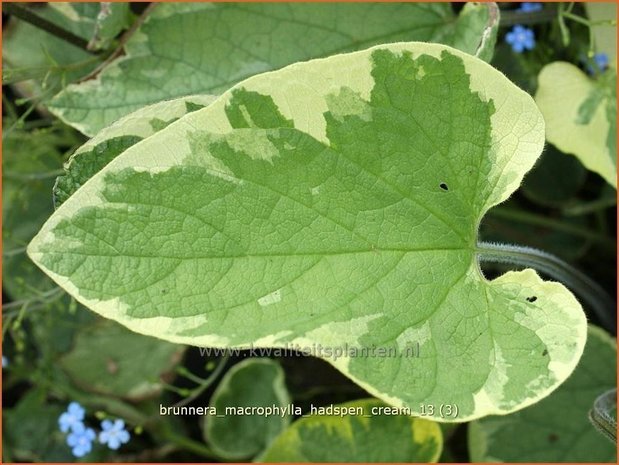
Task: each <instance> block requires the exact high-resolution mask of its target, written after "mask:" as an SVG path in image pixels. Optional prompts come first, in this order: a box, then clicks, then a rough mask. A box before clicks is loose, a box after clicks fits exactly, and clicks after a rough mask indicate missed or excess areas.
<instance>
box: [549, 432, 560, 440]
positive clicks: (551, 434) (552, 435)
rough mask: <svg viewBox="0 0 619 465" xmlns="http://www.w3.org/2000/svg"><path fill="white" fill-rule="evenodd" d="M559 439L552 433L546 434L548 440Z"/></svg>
mask: <svg viewBox="0 0 619 465" xmlns="http://www.w3.org/2000/svg"><path fill="white" fill-rule="evenodd" d="M558 440H559V436H557V435H556V434H554V433H550V434H549V435H548V442H557V441H558Z"/></svg>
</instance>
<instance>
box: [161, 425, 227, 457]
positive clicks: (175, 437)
mask: <svg viewBox="0 0 619 465" xmlns="http://www.w3.org/2000/svg"><path fill="white" fill-rule="evenodd" d="M162 436H163V438H165V439H167V440H168V441H170V442H172V443H173V444H176V445H177V446H178V447H180V448H181V449H185V450H187V451H189V452H193V453H194V454H197V455H200V456H202V457H206V458H208V459H214V460H220V458H219V457H218V456H217V455H216V454H215V453H214V452H213V451H212V450H211V449H209V448H208V447H207V446H206V445H205V444H202V443H200V442H197V441H194V440H193V439H190V438H188V437H186V436H181V435H179V434H176V433H174V432H173V431H170V430H168V429H166V430H165V431H164V432H163V434H162Z"/></svg>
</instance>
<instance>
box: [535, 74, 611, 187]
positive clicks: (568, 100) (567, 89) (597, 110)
mask: <svg viewBox="0 0 619 465" xmlns="http://www.w3.org/2000/svg"><path fill="white" fill-rule="evenodd" d="M616 81H617V77H616V74H615V71H614V70H612V69H609V70H608V71H607V72H606V73H604V74H603V75H602V76H601V77H600V78H599V80H598V81H593V80H592V79H590V78H589V77H587V75H586V74H585V73H583V72H582V71H581V70H580V69H578V68H577V67H576V66H574V65H572V64H570V63H566V62H555V63H551V64H549V65H547V66H545V67H544V68H543V69H542V72H541V73H540V75H539V82H538V89H537V93H536V95H535V102H536V103H537V105H538V106H539V109H540V111H541V112H542V114H543V115H544V120H545V121H546V137H547V139H548V142H550V143H551V144H553V145H555V146H556V147H557V148H558V149H559V150H561V151H563V152H565V153H570V154H573V155H575V156H576V157H577V158H578V159H579V160H580V161H581V162H582V164H583V165H585V167H587V168H588V169H590V170H591V171H594V172H596V173H598V174H599V175H600V176H602V177H603V178H604V179H605V180H606V181H607V182H608V183H609V184H610V185H612V186H613V187H615V188H616V187H617V117H616V108H617V95H616Z"/></svg>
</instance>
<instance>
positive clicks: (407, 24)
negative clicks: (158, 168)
mask: <svg viewBox="0 0 619 465" xmlns="http://www.w3.org/2000/svg"><path fill="white" fill-rule="evenodd" d="M489 8H491V7H489V6H486V5H467V6H465V7H464V9H463V11H462V15H461V16H460V17H456V16H455V15H454V13H453V12H452V9H451V5H449V4H448V3H443V4H440V3H392V4H381V3H359V4H351V3H298V4H290V5H284V4H278V3H253V4H248V3H170V4H159V5H158V6H157V8H155V9H154V10H153V12H152V13H151V15H150V17H149V18H148V19H147V20H146V22H145V23H144V25H143V26H142V27H141V28H140V30H139V33H138V34H136V35H135V36H134V37H133V38H132V39H131V40H130V41H129V42H128V43H127V45H126V47H125V51H126V55H125V56H124V57H122V58H120V59H119V60H116V61H115V62H113V63H112V64H111V65H110V66H108V67H107V68H106V69H105V70H104V71H103V72H102V73H101V75H100V76H99V78H98V79H96V80H91V81H87V82H84V83H81V84H79V85H75V86H69V87H68V88H67V89H66V91H64V92H62V93H60V94H59V95H58V96H57V97H56V98H54V100H53V101H52V103H51V106H50V108H51V110H52V111H53V112H54V113H55V114H56V115H58V116H59V117H60V118H62V119H63V120H65V121H66V122H67V123H69V124H71V125H72V126H74V127H76V128H77V129H79V130H80V131H82V132H83V133H84V134H87V135H93V134H95V133H96V132H98V131H99V130H100V129H102V128H103V127H105V126H107V125H108V124H110V123H111V122H112V121H115V120H117V119H118V118H120V117H121V116H123V115H125V114H127V113H130V112H131V111H134V110H137V109H138V108H140V107H143V106H144V105H147V104H151V103H155V102H159V101H161V100H164V99H170V98H174V97H179V96H182V95H189V94H219V93H221V92H222V91H224V90H226V89H228V88H229V87H230V86H232V85H233V84H236V83H237V82H239V81H241V80H243V79H245V78H248V77H250V76H252V75H254V74H256V73H260V72H264V71H269V70H272V69H277V68H281V67H282V66H286V65H289V64H291V63H294V62H297V61H302V60H308V59H310V58H318V57H324V56H329V55H332V54H335V53H341V52H345V51H353V50H359V49H363V48H366V47H369V46H372V45H376V44H380V43H385V42H397V41H404V40H408V41H411V40H419V41H428V42H441V43H446V44H449V45H453V46H455V47H457V48H459V49H461V50H464V51H466V52H468V53H471V54H475V53H476V52H478V51H479V52H480V55H481V56H482V57H484V58H489V57H490V56H491V55H492V49H493V45H494V41H493V38H494V37H495V36H496V26H497V23H496V22H494V21H493V20H494V19H496V15H494V14H492V15H491V14H490V10H489ZM496 11H497V9H496V8H495V7H492V12H496ZM480 48H481V50H478V49H480Z"/></svg>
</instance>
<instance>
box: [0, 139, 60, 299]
mask: <svg viewBox="0 0 619 465" xmlns="http://www.w3.org/2000/svg"><path fill="white" fill-rule="evenodd" d="M6 129H7V128H5V131H6ZM64 134H65V133H63V132H60V133H54V132H50V131H48V130H45V129H43V130H35V131H32V132H30V133H26V132H24V131H11V132H8V131H6V132H5V137H4V138H3V141H2V154H3V156H2V180H3V182H2V198H3V202H2V222H3V228H2V240H3V250H2V255H3V260H2V269H3V280H2V288H3V290H4V291H5V292H6V293H7V294H8V295H9V296H10V297H11V298H12V299H14V300H21V299H27V298H29V297H31V296H32V295H33V292H34V291H35V290H36V291H39V292H47V291H50V290H52V288H54V287H55V285H54V283H53V282H52V281H51V280H50V279H49V278H48V277H47V276H46V275H45V274H43V273H41V271H40V270H39V269H37V267H36V266H34V264H33V263H32V261H30V260H29V259H28V257H27V256H26V245H28V242H30V240H31V239H32V238H33V237H34V235H35V234H36V232H37V231H38V230H39V229H40V228H41V226H42V225H43V223H45V221H46V220H47V219H48V218H49V216H50V215H51V214H52V212H53V211H54V209H53V206H52V200H51V196H50V193H51V190H52V186H53V185H54V178H55V177H56V176H57V175H58V174H60V173H61V172H62V162H63V154H62V145H64V144H67V143H70V138H69V137H64Z"/></svg>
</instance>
